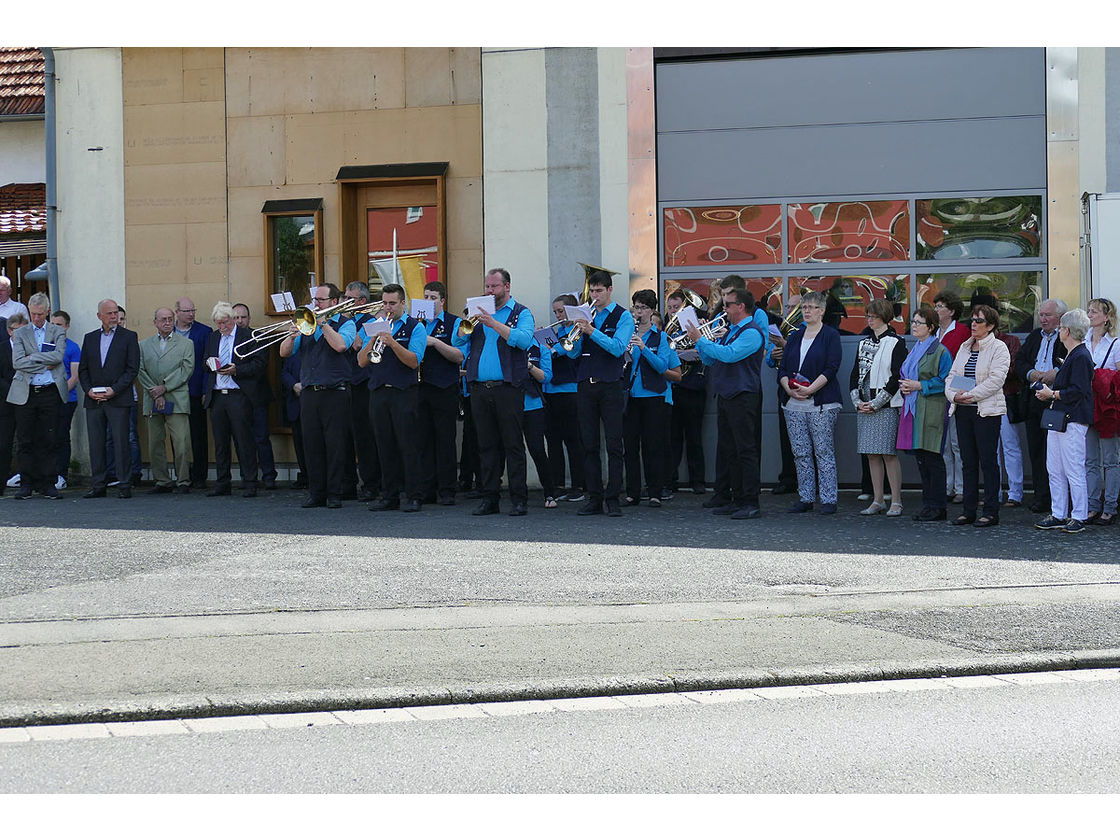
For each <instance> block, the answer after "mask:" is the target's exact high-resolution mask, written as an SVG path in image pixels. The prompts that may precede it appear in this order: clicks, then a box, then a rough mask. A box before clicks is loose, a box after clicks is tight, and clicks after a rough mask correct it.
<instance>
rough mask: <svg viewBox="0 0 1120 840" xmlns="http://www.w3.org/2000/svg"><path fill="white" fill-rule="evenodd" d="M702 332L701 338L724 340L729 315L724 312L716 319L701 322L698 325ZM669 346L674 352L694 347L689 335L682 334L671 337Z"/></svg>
mask: <svg viewBox="0 0 1120 840" xmlns="http://www.w3.org/2000/svg"><path fill="white" fill-rule="evenodd" d="M697 329H699V330H700V337H701V338H707V339H712V340H715V339H717V338H722V337H723V336H724V335H726V333H727V329H728V324H727V315H726V314H725V313H723V312H721V313H719V314H718V315H717V316H716V317H714V318H712V319H711V320H708V321H701V322H700V323H699V324H698V325H697ZM669 346H670V347H671V348H673V349H674V350H682V349H686V348H689V347H691V346H692V339H691V338H689V336H688V333H686V332H680V333H677V334H676V335H674V336H670V337H669Z"/></svg>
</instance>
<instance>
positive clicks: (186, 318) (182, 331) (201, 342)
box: [175, 297, 211, 490]
mask: <svg viewBox="0 0 1120 840" xmlns="http://www.w3.org/2000/svg"><path fill="white" fill-rule="evenodd" d="M195 312H196V309H195V304H194V301H193V300H191V299H190V298H189V297H181V298H179V299H178V300H177V301H175V332H177V333H179V335H181V336H183V338H189V339H190V340H191V342H192V343H193V344H194V357H195V360H194V373H193V374H191V381H190V384H189V386H188V387H189V388H190V394H191V457H192V459H193V460H192V461H191V488H192V489H194V490H205V489H206V471H207V467H208V466H209V463H210V462H209V458H208V455H209V450H210V443H209V440H208V438H207V434H206V409H205V408H203V407H202V392H203V390H204V388H203V380H204V379H205V378H206V376H205V374H206V371H205V369H204V368H203V366H202V365H203V361H204V359H205V358H206V342H207V341H209V340H210V332H211V330H210V328H209V327H208V326H206V325H205V324H203V323H201V322H199V321H196V320H195Z"/></svg>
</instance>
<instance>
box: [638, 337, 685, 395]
mask: <svg viewBox="0 0 1120 840" xmlns="http://www.w3.org/2000/svg"><path fill="white" fill-rule="evenodd" d="M657 331H658V330H657V328H656V327H650V328H649V329H648V330H646V332H645V335H643V336H642V341H643V342H647V341H649V338H650V336H651V335H653V334H654V333H655V332H657ZM629 352H630V354H631V355H632V356H634V357H635V358H634V359H633V362H632V363H631V365H630V396H632V397H664V398H665V402H666V403H668V404H669V405H672V404H673V389H672V388H668V387H667V388H666V389H665V393H663V394H659V393H657V392H656V391H650V390H649V389H648V388H646V387H645V385H644V383H643V382H642V366H641V365H640V364H639V363H638V360H639V359H642V358H644V359H645V360H646V361H647V362H649V364H650V366H651V367H652V368H653V369H654V370H655V371H657V372H658V373H660V374H662V375H664V374H665V371H667V370H669V369H670V368H675V367H679V366H680V363H681V360H680V356H678V355H677V351H676V350H674V349H673V348H672V347H670V346H669V339H668V337H667V336H666V335H665V334H664V333H662V334H661V343H660V344H658V345H657V352H656V353H655V352H654V351H652V350H650V349H649V347H646V348H644V349H643V350H640V351H635V350H630V351H629Z"/></svg>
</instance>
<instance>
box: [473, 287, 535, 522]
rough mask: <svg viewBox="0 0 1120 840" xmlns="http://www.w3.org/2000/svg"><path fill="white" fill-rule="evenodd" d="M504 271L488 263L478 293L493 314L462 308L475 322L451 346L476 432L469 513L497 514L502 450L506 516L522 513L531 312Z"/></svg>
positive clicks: (526, 495)
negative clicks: (463, 374) (462, 365)
mask: <svg viewBox="0 0 1120 840" xmlns="http://www.w3.org/2000/svg"><path fill="white" fill-rule="evenodd" d="M509 286H510V277H509V272H508V271H506V270H505V269H504V268H492V269H490V271H488V272H486V276H485V278H484V279H483V281H482V288H483V292H484V293H485V294H488V295H493V296H494V310H495V311H494V314H493V315H491V314H489V313H486V312H479V313H477V314H476V313H468V315H474V316H475V317H477V319H478V325H477V326H476V327H475V328H474V329H473V330H471V331H470V332H468V333H466V334H464V332H463V330H462V329H460V330H459V331H457V332H456V334H455V339H454V342H453V343H454V346H455V347H457V348H458V349H459V350H462V351H463V352H464V353H465V354H466V355H467V360H466V369H467V384H468V387H469V388H470V400H471V415H472V418H473V420H474V427H475V432H476V434H477V436H478V454H479V469H480V472H481V478H482V494H483V499H482V502H481V503H480V504H479V506H478V509H477V510H475V511H474V512H473V515H474V516H487V515H490V514H494V513H498V511H499V506H498V495H499V492H500V490H501V483H502V474H501V460H502V452H503V451H504V452H505V461H506V469H507V470H508V473H509V495H510V500H511V501H512V502H513V507H512V509H511V510H510V512H509V513H510V516H524V515H525V514H526V513H528V510H529V508H528V503H529V490H528V479H527V477H526V472H527V467H526V462H525V443H524V430H523V423H524V410H525V391H524V389H525V383H526V380H528V378H529V357H528V350H529V347H530V345H531V344H532V343H533V331H534V329H535V328H536V323H535V322H534V320H533V313H532V312H530V311H529V309H528V308H527V307H525V306H523V305H522V304H520V303H518V302H517V301H515V300H514V299H513V298H512V297H510V288H509Z"/></svg>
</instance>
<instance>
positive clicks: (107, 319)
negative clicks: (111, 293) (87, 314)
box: [97, 298, 120, 332]
mask: <svg viewBox="0 0 1120 840" xmlns="http://www.w3.org/2000/svg"><path fill="white" fill-rule="evenodd" d="M119 318H120V308H119V307H118V306H117V302H116V301H115V300H110V299H109V298H106V299H105V300H103V301H101V303H99V304H97V320H98V321H100V322H101V329H102V330H104V331H105V332H111V331H112V330H113V329H115V328H116V326H117V321H118V319H119Z"/></svg>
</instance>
